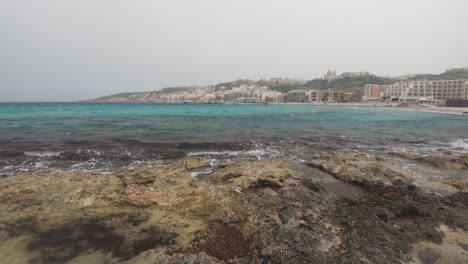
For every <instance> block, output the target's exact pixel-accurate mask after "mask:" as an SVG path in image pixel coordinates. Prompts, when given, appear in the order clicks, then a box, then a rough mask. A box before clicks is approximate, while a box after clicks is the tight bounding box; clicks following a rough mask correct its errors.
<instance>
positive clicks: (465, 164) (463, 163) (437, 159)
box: [390, 152, 468, 170]
mask: <svg viewBox="0 0 468 264" xmlns="http://www.w3.org/2000/svg"><path fill="white" fill-rule="evenodd" d="M390 154H391V155H393V156H395V157H399V158H402V159H407V160H414V161H419V162H424V163H429V164H431V165H432V166H434V167H437V168H443V169H448V170H468V153H465V154H459V155H446V156H432V155H421V154H417V153H400V152H394V153H390Z"/></svg>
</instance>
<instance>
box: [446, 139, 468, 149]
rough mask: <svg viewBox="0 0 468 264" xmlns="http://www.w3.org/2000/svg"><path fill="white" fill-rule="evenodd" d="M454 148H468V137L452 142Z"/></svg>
mask: <svg viewBox="0 0 468 264" xmlns="http://www.w3.org/2000/svg"><path fill="white" fill-rule="evenodd" d="M450 145H451V146H452V147H454V148H463V149H466V150H468V139H458V140H455V141H453V142H452V143H451V144H450Z"/></svg>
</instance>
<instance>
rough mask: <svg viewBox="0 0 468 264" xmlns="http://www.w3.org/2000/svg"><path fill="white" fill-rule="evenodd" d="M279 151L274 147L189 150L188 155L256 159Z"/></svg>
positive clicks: (275, 154) (274, 154)
mask: <svg viewBox="0 0 468 264" xmlns="http://www.w3.org/2000/svg"><path fill="white" fill-rule="evenodd" d="M279 155H280V152H279V151H277V150H274V149H269V148H265V149H252V150H240V151H200V152H190V153H188V156H190V157H193V156H230V157H242V156H248V157H255V158H257V160H263V159H265V158H268V157H277V156H279Z"/></svg>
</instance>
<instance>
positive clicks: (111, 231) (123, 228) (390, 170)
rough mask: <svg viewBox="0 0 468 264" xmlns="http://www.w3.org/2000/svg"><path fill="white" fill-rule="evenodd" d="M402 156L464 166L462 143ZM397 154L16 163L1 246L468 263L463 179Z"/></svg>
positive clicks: (36, 250) (53, 254) (221, 257)
mask: <svg viewBox="0 0 468 264" xmlns="http://www.w3.org/2000/svg"><path fill="white" fill-rule="evenodd" d="M395 155H396V156H395V157H398V155H397V154H395ZM401 155H404V153H402V154H401ZM402 157H404V160H407V161H408V160H415V161H417V162H418V163H421V164H422V165H424V166H422V167H421V168H424V167H425V166H429V167H430V168H431V170H436V171H440V172H444V171H449V172H450V171H459V172H467V171H468V167H466V163H464V162H465V161H466V160H468V154H465V155H463V156H456V157H455V156H452V157H440V158H437V159H431V158H428V157H426V156H419V155H414V156H402ZM399 159H400V157H398V159H394V160H388V159H386V158H382V157H379V156H370V155H368V154H364V153H355V152H337V153H333V154H330V155H326V156H322V157H320V158H319V159H313V160H309V161H305V162H302V163H298V162H295V161H287V160H264V161H231V162H225V163H223V164H220V165H215V166H213V165H211V164H210V160H209V159H206V158H200V157H187V158H182V159H177V160H174V161H171V162H166V163H161V162H157V161H148V162H145V163H142V164H140V165H138V166H134V167H132V168H127V169H122V170H118V171H114V172H112V173H110V174H106V175H99V176H98V175H94V174H92V173H70V172H61V173H56V174H50V173H45V174H42V173H37V174H36V173H21V174H19V175H16V176H14V177H8V178H5V179H1V180H0V209H2V211H3V212H5V213H4V214H2V215H1V216H0V223H1V225H0V237H1V238H2V241H3V242H2V243H0V254H1V255H2V256H3V257H4V260H5V261H13V260H22V261H24V262H34V263H51V262H52V263H102V262H106V263H187V262H190V263H208V264H214V263H238V264H241V263H286V262H295V263H304V262H310V261H311V260H316V261H319V262H320V263H345V262H353V263H358V262H362V261H363V260H366V261H367V262H369V263H384V264H385V263H389V264H390V263H395V262H399V263H413V262H416V263H419V262H422V263H425V262H426V261H428V259H429V260H440V261H441V262H442V263H444V262H447V261H452V263H466V262H465V261H467V260H468V257H467V255H466V253H465V251H466V249H465V245H468V221H467V219H468V192H467V191H468V179H467V178H465V179H458V180H454V179H450V177H449V176H448V175H447V176H444V178H440V177H439V178H433V179H427V180H426V181H422V182H421V181H420V179H418V177H415V176H414V175H411V174H408V173H407V171H406V170H405V169H404V166H402V164H404V163H401V164H400V163H398V162H397V161H398V160H399ZM465 176H467V175H466V174H465ZM51 189H54V190H55V191H54V193H53V194H51V193H50V190H51ZM383 237H385V239H384V240H382V238H383ZM11 245H14V247H13V248H12V247H11ZM453 261H454V262H453Z"/></svg>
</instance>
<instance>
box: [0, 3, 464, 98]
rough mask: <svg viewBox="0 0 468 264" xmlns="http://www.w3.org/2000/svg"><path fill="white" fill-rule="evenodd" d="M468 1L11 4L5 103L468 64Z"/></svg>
mask: <svg viewBox="0 0 468 264" xmlns="http://www.w3.org/2000/svg"><path fill="white" fill-rule="evenodd" d="M467 12H468V1H466V0H385V1H384V0H353V1H350V0H313V1H312V0H287V1H286V0H283V1H278V0H232V1H231V0H197V1H193V0H173V1H158V0H138V1H131V0H126V1H124V0H75V1H65V0H40V1H39V0H30V1H25V0H0V78H1V79H0V101H70V100H80V99H88V98H94V97H97V96H102V95H108V94H112V93H117V92H124V91H147V90H157V89H160V88H163V87H167V86H173V85H191V84H198V85H203V84H211V83H217V82H221V81H230V80H234V79H238V78H269V77H297V78H305V79H312V78H314V77H320V76H322V75H323V74H324V73H325V72H326V71H327V69H329V68H333V69H336V70H337V71H338V72H343V71H370V72H373V73H375V74H380V75H401V74H406V73H423V72H424V73H426V72H427V73H439V72H442V71H443V70H445V69H447V68H451V67H462V66H468V13H467Z"/></svg>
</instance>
